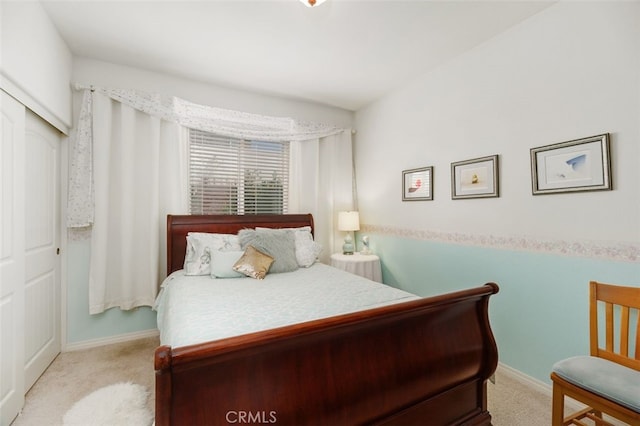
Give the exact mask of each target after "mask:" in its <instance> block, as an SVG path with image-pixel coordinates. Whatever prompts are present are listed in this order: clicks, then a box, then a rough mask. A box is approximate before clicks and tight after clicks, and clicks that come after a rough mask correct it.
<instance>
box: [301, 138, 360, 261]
mask: <svg viewBox="0 0 640 426" xmlns="http://www.w3.org/2000/svg"><path fill="white" fill-rule="evenodd" d="M290 155H291V162H290V163H291V166H290V178H289V182H290V184H289V212H290V213H312V214H313V218H314V225H315V238H316V241H318V242H319V243H320V244H322V247H323V252H322V254H321V255H320V260H321V261H322V262H325V263H328V262H329V257H330V256H331V253H334V252H336V251H340V250H341V247H342V242H343V239H344V235H343V234H342V233H340V232H339V231H337V228H338V227H337V220H338V212H339V211H344V210H354V209H355V207H356V206H355V196H354V193H353V180H354V176H353V158H352V155H353V154H352V138H351V131H350V130H344V131H342V132H341V133H338V134H335V135H331V136H327V137H324V138H320V139H313V140H307V141H301V142H291V150H290Z"/></svg>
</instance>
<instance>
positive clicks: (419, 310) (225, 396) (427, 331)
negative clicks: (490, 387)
mask: <svg viewBox="0 0 640 426" xmlns="http://www.w3.org/2000/svg"><path fill="white" fill-rule="evenodd" d="M497 292H498V286H497V285H496V284H493V283H489V284H486V285H484V286H482V287H478V288H474V289H470V290H464V291H459V292H455V293H450V294H446V295H441V296H436V297H431V298H425V299H420V300H416V301H411V302H405V303H401V304H396V305H391V306H386V307H382V308H376V309H371V310H367V311H361V312H356V313H352V314H347V315H341V316H336V317H331V318H327V319H322V320H317V321H311V322H306V323H302V324H296V325H292V326H288V327H282V328H277V329H273V330H267V331H264V332H259V333H252V334H247V335H243V336H238V337H233V338H229V339H223V340H218V341H214V342H208V343H203V344H199V345H194V346H188V347H181V348H173V349H172V348H170V347H168V346H161V347H159V348H158V349H157V350H156V354H155V369H156V425H157V426H166V425H225V424H248V423H251V424H265V423H268V424H269V423H270V424H279V425H289V424H290V425H307V424H318V425H326V424H333V425H347V424H349V425H350V424H385V425H386V424H433V425H439V424H442V425H445V424H462V423H464V424H471V425H475V424H490V421H491V416H490V415H489V413H488V411H487V404H486V381H487V379H488V378H489V377H490V376H491V375H492V374H493V373H494V371H495V369H496V366H497V363H498V351H497V347H496V343H495V340H494V338H493V334H492V331H491V328H490V325H489V319H488V302H489V297H490V296H491V295H492V294H495V293H497Z"/></svg>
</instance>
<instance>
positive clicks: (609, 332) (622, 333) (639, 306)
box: [589, 281, 640, 371]
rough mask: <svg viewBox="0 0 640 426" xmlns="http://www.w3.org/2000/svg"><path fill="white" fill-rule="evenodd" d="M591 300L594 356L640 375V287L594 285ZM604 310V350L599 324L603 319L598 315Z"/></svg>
mask: <svg viewBox="0 0 640 426" xmlns="http://www.w3.org/2000/svg"><path fill="white" fill-rule="evenodd" d="M589 299H590V300H589V326H590V336H589V338H590V343H591V356H597V357H600V358H605V359H608V360H610V361H613V362H617V363H618V364H621V365H625V366H627V367H629V368H633V369H635V370H638V371H640V287H623V286H618V285H612V284H603V283H599V282H596V281H591V282H590V283H589ZM599 301H600V302H601V303H598V302H599ZM599 308H600V309H599ZM602 309H604V315H603V316H604V322H605V324H604V337H605V342H604V347H601V346H600V343H599V341H598V337H599V332H598V330H599V327H598V321H599V320H600V319H602V314H599V313H598V312H599V310H600V311H601V310H602ZM634 323H635V324H634ZM616 326H617V327H616Z"/></svg>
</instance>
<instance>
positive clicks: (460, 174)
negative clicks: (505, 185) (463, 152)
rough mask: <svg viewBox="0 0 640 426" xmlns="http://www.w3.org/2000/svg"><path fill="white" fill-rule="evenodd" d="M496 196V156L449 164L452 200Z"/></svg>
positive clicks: (497, 194) (497, 193)
mask: <svg viewBox="0 0 640 426" xmlns="http://www.w3.org/2000/svg"><path fill="white" fill-rule="evenodd" d="M498 196H499V192H498V155H490V156H487V157H481V158H474V159H472V160H465V161H458V162H455V163H451V198H452V199H453V200H458V199H463V198H489V197H498Z"/></svg>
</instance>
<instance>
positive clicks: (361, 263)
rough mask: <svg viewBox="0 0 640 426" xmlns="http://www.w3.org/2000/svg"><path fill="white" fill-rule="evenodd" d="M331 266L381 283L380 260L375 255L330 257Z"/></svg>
mask: <svg viewBox="0 0 640 426" xmlns="http://www.w3.org/2000/svg"><path fill="white" fill-rule="evenodd" d="M331 266H333V267H336V268H340V269H343V270H345V271H347V272H351V273H352V274H356V275H360V276H361V277H365V278H369V279H370V280H372V281H377V282H379V283H381V282H382V266H381V265H380V258H379V257H378V256H376V255H375V254H360V253H354V254H342V253H334V254H332V255H331Z"/></svg>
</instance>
